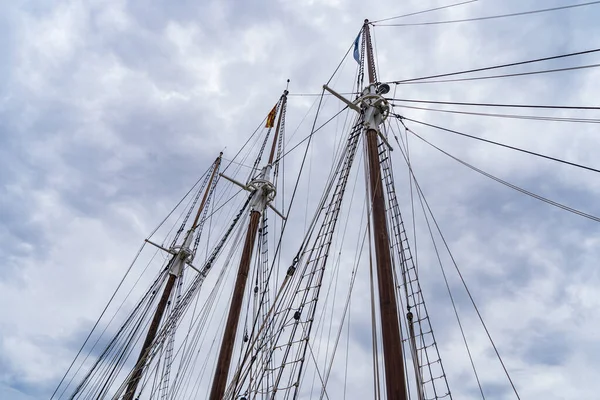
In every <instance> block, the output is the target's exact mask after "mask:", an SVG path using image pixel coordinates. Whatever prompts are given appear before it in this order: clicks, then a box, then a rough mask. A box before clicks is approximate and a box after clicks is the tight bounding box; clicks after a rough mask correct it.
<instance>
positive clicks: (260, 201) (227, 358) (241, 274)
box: [209, 90, 288, 400]
mask: <svg viewBox="0 0 600 400" xmlns="http://www.w3.org/2000/svg"><path fill="white" fill-rule="evenodd" d="M287 94H288V91H287V90H285V91H284V92H283V95H282V98H281V106H280V112H279V118H278V120H277V127H276V128H275V134H274V137H273V144H272V145H271V151H270V154H269V161H268V163H267V165H266V166H265V167H264V168H263V169H262V171H261V173H260V175H259V177H258V178H256V179H254V180H253V181H251V182H250V183H249V184H248V187H244V188H245V189H252V194H251V196H252V203H251V204H252V208H251V211H250V221H249V222H248V229H247V231H246V239H245V242H244V249H243V251H242V257H241V259H240V265H239V267H238V273H237V278H236V281H235V286H234V291H233V295H232V297H231V305H230V306H229V314H228V315H227V322H226V324H225V332H224V334H223V341H222V342H221V349H220V350H219V358H218V359H217V367H216V369H215V375H214V378H213V384H212V388H211V391H210V397H209V399H210V400H221V399H223V395H224V393H225V389H226V388H227V376H228V375H229V367H230V365H231V357H232V355H233V346H234V345H235V335H236V333H237V328H238V323H239V317H240V312H241V309H242V302H243V299H244V292H245V289H246V283H247V281H248V273H249V270H250V261H251V260H252V253H253V252H254V242H255V241H256V234H257V232H258V225H259V223H260V216H261V214H262V213H263V212H264V211H265V208H266V207H267V206H270V202H271V201H272V200H273V199H274V196H275V187H274V186H273V184H272V183H271V181H270V177H271V169H272V164H273V159H274V156H275V150H276V147H277V139H278V135H279V130H280V127H281V119H282V117H283V110H284V109H285V104H286V102H287ZM224 178H226V179H229V180H231V181H232V182H234V183H236V184H238V185H239V183H238V182H235V181H233V180H232V179H230V178H227V177H226V176H224ZM274 211H275V212H276V213H278V212H277V211H276V210H274ZM278 214H279V213H278Z"/></svg>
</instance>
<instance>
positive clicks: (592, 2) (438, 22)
mask: <svg viewBox="0 0 600 400" xmlns="http://www.w3.org/2000/svg"><path fill="white" fill-rule="evenodd" d="M595 4H600V1H590V2H588V3H581V4H570V5H566V6H561V7H552V8H544V9H539V10H531V11H522V12H515V13H509V14H500V15H491V16H487V17H475V18H464V19H454V20H448V21H431V22H413V23H406V24H378V25H377V26H426V25H445V24H455V23H459V22H473V21H484V20H490V19H499V18H508V17H517V16H522V15H531V14H539V13H544V12H550V11H560V10H566V9H569V8H576V7H584V6H592V5H595Z"/></svg>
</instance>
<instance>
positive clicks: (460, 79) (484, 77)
mask: <svg viewBox="0 0 600 400" xmlns="http://www.w3.org/2000/svg"><path fill="white" fill-rule="evenodd" d="M597 67H600V64H588V65H580V66H577V67H567V68H555V69H545V70H541V71H531V72H519V73H515V74H503V75H490V76H478V77H474V78H458V79H440V80H435V81H417V82H405V83H398V84H402V85H415V84H423V83H448V82H465V81H480V80H483V79H496V78H511V77H515V76H526V75H539V74H548V73H552V72H565V71H575V70H580V69H588V68H597Z"/></svg>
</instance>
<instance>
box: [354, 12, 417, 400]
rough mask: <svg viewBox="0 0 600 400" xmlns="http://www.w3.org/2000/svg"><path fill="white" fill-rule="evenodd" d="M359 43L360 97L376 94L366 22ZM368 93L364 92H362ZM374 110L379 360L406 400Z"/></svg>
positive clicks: (390, 391)
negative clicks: (363, 75) (362, 63)
mask: <svg viewBox="0 0 600 400" xmlns="http://www.w3.org/2000/svg"><path fill="white" fill-rule="evenodd" d="M363 35H364V36H363V40H365V41H366V53H367V69H368V73H369V86H368V87H367V88H365V90H364V91H363V95H366V94H370V95H375V94H377V91H376V71H375V62H374V58H373V48H372V46H371V35H370V32H369V20H365V24H364V26H363ZM367 90H368V93H366V92H367ZM374 108H375V107H374V106H370V107H369V108H367V112H366V113H365V123H366V124H367V133H366V137H367V156H368V166H369V180H370V185H369V186H370V190H371V204H372V207H373V209H372V216H373V235H374V236H373V241H374V245H375V259H376V263H377V283H378V288H379V310H380V316H381V333H382V338H383V356H384V357H383V358H384V367H385V382H386V393H387V399H388V400H406V398H407V397H406V393H407V392H406V376H405V374H404V355H403V354H402V353H403V352H402V339H401V337H400V325H399V318H398V304H397V302H396V291H395V284H394V276H393V271H392V260H391V254H390V239H389V234H388V226H387V220H386V209H385V200H384V197H383V182H382V179H381V165H380V162H379V149H378V140H377V139H378V136H380V135H381V134H380V132H379V123H380V122H381V121H379V120H378V118H377V115H376V113H375V112H374V111H373V109H374Z"/></svg>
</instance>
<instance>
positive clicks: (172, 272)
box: [123, 153, 223, 400]
mask: <svg viewBox="0 0 600 400" xmlns="http://www.w3.org/2000/svg"><path fill="white" fill-rule="evenodd" d="M222 156H223V153H220V154H219V157H217V159H216V160H215V162H214V164H213V171H212V174H211V176H210V180H209V182H208V184H207V185H206V190H205V192H204V196H203V197H202V201H201V202H200V207H198V212H197V213H196V217H195V218H194V223H193V224H192V227H191V228H190V230H189V231H188V232H187V234H186V237H185V240H184V244H183V246H182V247H181V249H180V250H179V251H178V252H177V253H175V254H173V257H172V258H171V260H170V262H169V265H170V268H169V278H168V279H167V284H166V285H165V288H164V290H163V293H162V295H161V297H160V301H159V302H158V305H157V307H156V311H155V312H154V317H153V318H152V322H151V324H150V328H148V333H147V334H146V339H145V340H144V344H143V345H142V349H141V350H140V355H139V357H138V360H137V362H136V363H135V367H134V368H133V371H132V372H131V374H130V378H129V381H128V383H127V389H126V390H125V394H124V395H123V400H132V399H133V396H134V395H135V391H136V390H137V387H138V385H139V382H140V378H141V376H142V372H143V370H144V367H145V365H146V360H147V358H148V353H149V351H150V348H151V346H152V344H153V342H154V339H155V338H156V333H157V332H158V328H159V326H160V322H161V321H162V318H163V315H164V313H165V310H166V309H167V305H168V304H169V298H170V297H171V293H172V292H173V288H174V287H175V281H176V280H177V278H178V277H180V276H181V272H182V271H183V266H184V264H185V263H186V262H187V261H188V258H189V256H190V252H189V247H190V244H191V241H192V238H193V236H194V231H195V230H196V228H197V227H198V222H199V219H200V215H201V213H202V210H203V209H204V205H205V204H206V200H207V198H208V195H209V193H210V190H211V187H212V183H213V180H214V178H215V175H216V173H217V171H218V170H219V165H220V164H221V157H222Z"/></svg>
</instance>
